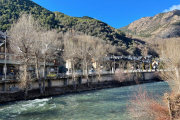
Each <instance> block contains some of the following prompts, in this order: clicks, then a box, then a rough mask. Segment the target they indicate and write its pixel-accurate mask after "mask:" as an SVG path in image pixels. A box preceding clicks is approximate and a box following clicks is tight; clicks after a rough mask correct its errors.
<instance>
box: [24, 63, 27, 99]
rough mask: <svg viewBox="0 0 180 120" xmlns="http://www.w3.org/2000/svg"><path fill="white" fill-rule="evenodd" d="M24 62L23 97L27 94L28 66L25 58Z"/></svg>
mask: <svg viewBox="0 0 180 120" xmlns="http://www.w3.org/2000/svg"><path fill="white" fill-rule="evenodd" d="M25 61H26V62H25V64H24V82H25V89H24V90H25V98H26V97H27V96H28V88H27V87H28V75H27V74H28V66H27V60H25Z"/></svg>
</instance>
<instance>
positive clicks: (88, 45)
mask: <svg viewBox="0 0 180 120" xmlns="http://www.w3.org/2000/svg"><path fill="white" fill-rule="evenodd" d="M78 39H79V42H80V47H79V52H80V53H81V54H80V55H81V58H82V60H83V70H84V67H85V76H86V79H87V85H88V87H89V72H88V66H89V65H92V54H91V53H92V52H91V51H92V50H93V45H94V44H92V43H93V37H91V36H87V35H79V36H78Z"/></svg>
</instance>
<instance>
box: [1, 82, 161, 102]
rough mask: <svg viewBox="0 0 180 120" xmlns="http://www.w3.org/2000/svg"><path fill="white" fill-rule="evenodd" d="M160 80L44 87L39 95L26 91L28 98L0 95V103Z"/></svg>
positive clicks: (18, 93) (21, 95)
mask: <svg viewBox="0 0 180 120" xmlns="http://www.w3.org/2000/svg"><path fill="white" fill-rule="evenodd" d="M156 81H160V80H146V81H142V80H141V81H138V82H136V81H128V82H118V81H115V80H113V81H104V82H101V83H100V84H98V83H93V84H91V83H90V86H89V87H88V86H87V83H84V84H77V85H76V90H73V85H67V86H61V87H58V86H56V87H46V91H45V92H44V93H43V94H40V92H39V89H32V90H29V91H28V96H27V97H24V92H23V91H18V92H15V91H14V92H5V93H3V92H2V93H0V96H1V97H0V103H3V102H10V101H19V100H30V99H36V98H43V97H48V96H54V95H63V94H70V93H79V92H83V91H90V90H98V89H105V88H112V87H122V86H129V85H136V84H143V83H150V82H156Z"/></svg>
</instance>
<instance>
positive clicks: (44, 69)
mask: <svg viewBox="0 0 180 120" xmlns="http://www.w3.org/2000/svg"><path fill="white" fill-rule="evenodd" d="M45 71H46V55H45V58H44V67H43V91H45V78H46V76H45Z"/></svg>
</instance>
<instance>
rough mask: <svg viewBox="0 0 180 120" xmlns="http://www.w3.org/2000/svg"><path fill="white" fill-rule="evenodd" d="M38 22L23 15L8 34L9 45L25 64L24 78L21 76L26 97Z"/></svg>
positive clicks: (29, 16) (30, 16)
mask: <svg viewBox="0 0 180 120" xmlns="http://www.w3.org/2000/svg"><path fill="white" fill-rule="evenodd" d="M38 26H39V25H38V22H37V21H35V20H34V19H33V17H32V15H26V14H23V15H22V16H21V18H20V19H19V20H18V21H17V22H16V23H14V24H13V25H12V26H11V29H10V30H9V31H8V34H9V35H10V36H11V37H10V38H9V43H10V46H11V49H12V50H13V52H14V54H15V55H17V56H19V57H20V58H21V59H20V60H21V62H22V64H23V74H22V75H23V77H22V76H21V78H20V79H21V85H22V86H23V88H24V90H25V95H26V96H27V95H28V92H27V91H28V86H29V83H30V81H31V80H30V78H29V77H28V66H29V64H30V62H31V58H32V57H31V56H32V46H33V44H34V40H35V39H36V38H35V35H36V33H37V29H38Z"/></svg>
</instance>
